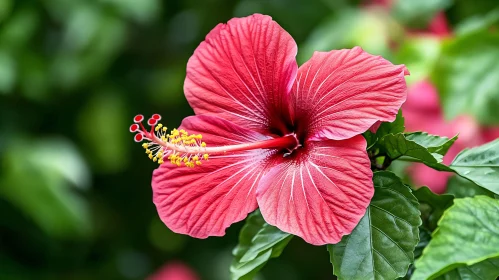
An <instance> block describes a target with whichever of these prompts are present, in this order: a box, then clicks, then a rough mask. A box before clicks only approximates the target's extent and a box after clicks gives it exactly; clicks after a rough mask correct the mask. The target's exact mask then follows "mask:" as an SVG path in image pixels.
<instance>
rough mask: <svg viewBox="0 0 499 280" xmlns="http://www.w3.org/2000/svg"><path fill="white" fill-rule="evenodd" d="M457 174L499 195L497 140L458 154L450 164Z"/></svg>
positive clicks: (498, 145) (498, 141) (498, 140)
mask: <svg viewBox="0 0 499 280" xmlns="http://www.w3.org/2000/svg"><path fill="white" fill-rule="evenodd" d="M450 168H452V169H453V170H454V171H455V172H456V173H457V174H459V175H460V176H461V177H464V178H466V179H468V180H471V181H473V182H474V183H475V184H477V185H479V186H480V187H483V188H486V189H488V190H490V191H491V192H493V193H495V194H499V139H496V140H495V141H492V142H489V143H487V144H485V145H482V146H479V147H475V148H472V149H466V150H463V151H462V152H460V153H459V154H458V155H457V156H456V158H454V160H453V161H452V163H451V164H450Z"/></svg>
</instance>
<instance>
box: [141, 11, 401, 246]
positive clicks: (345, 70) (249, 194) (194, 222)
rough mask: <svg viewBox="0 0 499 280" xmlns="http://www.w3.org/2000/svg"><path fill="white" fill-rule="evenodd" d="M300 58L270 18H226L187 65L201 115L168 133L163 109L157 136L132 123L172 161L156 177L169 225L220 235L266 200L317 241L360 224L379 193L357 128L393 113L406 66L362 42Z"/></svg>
mask: <svg viewBox="0 0 499 280" xmlns="http://www.w3.org/2000/svg"><path fill="white" fill-rule="evenodd" d="M296 53H297V46H296V43H295V42H294V40H293V38H292V37H291V36H290V35H289V34H288V33H287V32H286V31H285V30H284V29H282V28H281V27H280V26H279V25H278V24H277V23H276V22H274V21H272V19H271V18H270V17H269V16H264V15H258V14H256V15H252V16H249V17H245V18H235V19H232V20H230V21H229V22H228V23H227V24H219V25H218V26H217V27H215V28H214V29H213V30H212V31H211V32H210V33H209V34H208V35H207V36H206V39H205V41H204V42H202V43H201V44H200V45H199V47H198V48H197V49H196V50H195V52H194V54H193V56H192V57H191V58H190V60H189V62H188V64H187V76H186V79H185V84H184V91H185V95H186V98H187V100H188V101H189V103H190V105H191V106H192V108H193V109H194V112H195V113H196V116H191V117H188V118H186V119H184V121H183V122H182V124H181V127H180V130H176V129H175V130H173V131H172V133H171V134H170V135H165V134H164V132H163V130H164V131H166V128H162V127H161V125H157V126H156V127H155V128H154V125H156V123H157V120H158V119H159V116H157V115H155V116H153V118H151V119H150V120H149V122H148V123H149V125H151V130H150V131H147V130H146V129H145V128H144V127H141V129H139V125H137V124H134V125H132V127H131V130H132V131H138V132H139V133H138V134H137V135H136V140H137V141H140V140H143V139H146V140H147V141H148V143H144V144H143V146H144V147H145V148H146V152H147V153H148V154H149V156H150V157H151V158H153V160H158V161H160V162H162V161H163V160H164V159H166V158H168V159H169V160H170V161H171V162H172V163H174V164H169V163H166V164H162V165H161V166H160V167H159V168H158V169H156V170H155V171H154V173H153V178H152V188H153V200H154V203H155V204H156V207H157V210H158V213H159V216H160V217H161V219H162V221H163V222H164V223H165V224H166V225H167V226H168V227H169V228H170V229H171V230H173V231H175V232H177V233H183V234H189V235H191V236H194V237H198V238H206V237H208V236H222V235H224V233H225V229H226V228H227V227H228V226H229V225H231V224H232V223H235V222H237V221H240V220H243V219H244V218H245V217H246V216H247V214H248V213H249V212H252V211H254V210H255V209H256V208H257V207H259V208H260V210H261V213H262V215H263V217H264V219H265V220H266V221H267V222H268V223H269V224H271V225H274V226H276V227H278V228H279V229H281V230H283V231H285V232H288V233H292V234H294V235H298V236H300V237H302V238H303V239H304V240H305V241H307V242H309V243H311V244H316V245H321V244H329V243H337V242H339V241H340V240H341V237H342V236H343V235H345V234H349V233H350V232H351V231H352V230H353V229H354V227H355V226H356V225H357V223H358V221H359V220H360V218H361V217H362V216H363V215H364V213H365V210H366V207H367V206H368V204H369V202H370V200H371V198H372V195H373V192H374V188H373V183H372V171H371V169H370V160H369V158H368V156H367V152H366V142H365V140H364V138H363V137H362V136H361V135H360V134H361V133H363V132H365V131H366V130H367V129H368V128H369V127H370V126H372V125H373V124H374V123H375V122H377V121H393V120H394V119H395V116H396V114H397V112H398V110H399V108H400V107H401V105H402V103H403V102H404V101H405V99H406V95H407V93H406V91H407V88H406V83H405V78H404V75H407V74H408V72H407V70H406V68H405V66H403V65H399V66H395V65H393V64H391V63H390V62H388V61H387V60H385V59H383V58H381V57H379V56H373V55H370V54H368V53H366V52H364V51H363V50H362V49H361V48H359V47H356V48H354V49H349V50H336V51H330V52H316V53H314V55H313V56H312V58H311V59H310V60H309V61H308V62H306V63H304V64H303V65H302V66H301V67H299V68H298V65H297V63H296V60H295V56H296ZM137 120H138V121H142V117H141V116H139V117H138V118H137ZM154 130H156V131H158V132H157V133H156V135H155V134H154ZM189 133H190V134H189ZM201 138H202V139H201ZM205 142H206V143H207V145H206V144H205ZM208 157H209V160H206V159H208ZM203 160H204V161H203ZM183 163H184V164H183ZM177 165H180V167H178V166H177ZM196 165H200V166H196ZM193 166H196V167H195V168H190V167H193Z"/></svg>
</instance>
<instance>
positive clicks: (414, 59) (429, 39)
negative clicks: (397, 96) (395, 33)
mask: <svg viewBox="0 0 499 280" xmlns="http://www.w3.org/2000/svg"><path fill="white" fill-rule="evenodd" d="M441 46H442V40H441V39H440V38H438V37H436V36H411V37H409V38H405V40H404V42H403V43H402V45H401V46H400V48H399V49H398V50H397V52H396V54H395V58H394V62H395V63H398V64H405V65H406V66H407V69H411V75H410V76H406V77H405V79H406V81H407V84H408V85H412V84H414V83H416V82H420V81H422V80H424V79H426V78H428V77H429V76H430V73H431V72H432V71H433V68H434V67H435V64H436V63H437V60H438V57H439V55H440V49H441Z"/></svg>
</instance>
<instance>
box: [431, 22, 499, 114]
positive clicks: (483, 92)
mask: <svg viewBox="0 0 499 280" xmlns="http://www.w3.org/2000/svg"><path fill="white" fill-rule="evenodd" d="M498 45H499V34H498V33H493V32H488V31H487V30H485V31H483V32H475V33H472V34H467V35H465V36H460V37H457V38H456V39H454V40H451V41H449V43H447V44H446V45H444V47H443V48H442V52H441V56H440V59H439V60H438V63H437V65H436V67H435V69H434V71H433V73H432V75H431V79H432V81H433V82H434V84H435V85H436V86H437V88H438V92H439V93H440V97H441V101H442V104H443V109H444V113H445V116H446V118H447V119H452V118H454V117H456V116H458V115H461V114H469V115H472V116H474V117H475V118H476V119H477V120H478V121H479V122H480V123H482V124H498V123H499V110H497V108H499V63H497V61H498V60H499V48H497V46H498Z"/></svg>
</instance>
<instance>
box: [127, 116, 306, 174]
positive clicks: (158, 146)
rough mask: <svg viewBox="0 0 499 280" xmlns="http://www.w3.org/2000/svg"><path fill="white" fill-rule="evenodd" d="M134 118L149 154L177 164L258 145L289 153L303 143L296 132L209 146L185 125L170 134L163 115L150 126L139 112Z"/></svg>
mask: <svg viewBox="0 0 499 280" xmlns="http://www.w3.org/2000/svg"><path fill="white" fill-rule="evenodd" d="M133 120H134V124H132V125H131V126H130V132H132V133H136V134H135V137H134V140H135V142H142V141H145V143H143V144H142V147H143V148H144V149H145V150H146V154H147V155H148V156H149V158H150V159H152V160H153V161H154V162H158V163H159V164H162V163H164V161H165V158H167V159H168V160H169V161H170V162H171V163H172V164H175V165H177V166H181V165H182V164H184V165H185V166H187V167H194V166H196V165H201V164H202V160H204V161H207V160H208V159H209V157H210V156H211V155H221V154H226V153H228V152H240V151H249V150H255V149H282V150H286V151H287V152H286V153H285V154H284V156H288V155H290V154H291V153H292V152H293V151H294V150H296V149H297V148H299V147H300V146H301V145H300V144H299V142H298V139H297V138H296V134H294V133H292V134H288V135H285V136H282V137H278V138H272V139H268V140H262V141H256V142H252V143H243V144H237V145H227V146H216V147H208V146H207V145H206V143H205V142H202V139H203V136H202V135H201V134H189V133H188V132H187V131H185V130H183V129H180V130H178V129H173V130H172V131H171V132H170V133H169V134H168V133H167V130H168V129H167V127H165V126H163V125H162V124H161V123H159V121H160V120H161V116H160V115H158V114H154V115H152V117H151V118H149V120H148V121H147V125H149V127H150V129H149V130H147V129H146V128H145V127H144V125H143V124H142V122H143V121H144V116H142V115H137V116H135V117H134V119H133Z"/></svg>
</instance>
